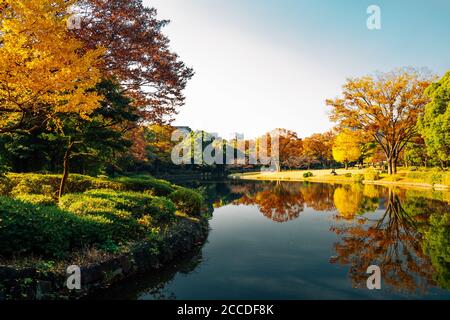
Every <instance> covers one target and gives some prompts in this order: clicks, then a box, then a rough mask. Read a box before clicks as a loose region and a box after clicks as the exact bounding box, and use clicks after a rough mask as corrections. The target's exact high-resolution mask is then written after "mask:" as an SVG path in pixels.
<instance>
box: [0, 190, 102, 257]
mask: <svg viewBox="0 0 450 320" xmlns="http://www.w3.org/2000/svg"><path fill="white" fill-rule="evenodd" d="M0 221H1V222H0V252H1V253H2V255H5V256H12V255H18V254H33V255H43V256H45V257H56V258H63V257H65V256H67V255H68V254H69V253H70V252H72V251H73V250H77V249H81V248H83V247H88V246H91V245H93V244H100V243H104V242H106V241H107V239H108V235H109V227H110V224H111V222H110V221H107V220H105V219H101V218H99V217H93V216H77V215H75V214H73V213H70V212H67V211H64V210H61V209H59V208H57V207H49V206H37V205H33V204H31V203H26V202H23V201H20V200H16V199H10V198H5V197H0Z"/></svg>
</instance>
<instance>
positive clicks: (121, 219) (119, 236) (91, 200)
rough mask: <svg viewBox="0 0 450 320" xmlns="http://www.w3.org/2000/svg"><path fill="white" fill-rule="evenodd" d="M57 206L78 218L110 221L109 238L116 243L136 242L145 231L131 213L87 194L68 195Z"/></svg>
mask: <svg viewBox="0 0 450 320" xmlns="http://www.w3.org/2000/svg"><path fill="white" fill-rule="evenodd" d="M118 198H120V196H118ZM120 199H121V200H124V199H122V198H120ZM59 206H60V208H62V209H65V210H67V211H70V212H72V213H74V214H76V215H78V216H89V217H96V218H101V219H105V221H110V222H111V223H110V224H109V227H110V228H109V236H110V238H111V239H113V240H115V241H118V242H127V241H129V240H137V239H139V238H142V237H143V236H144V234H145V230H144V229H143V228H142V226H141V225H140V224H139V223H138V221H137V219H136V218H135V217H134V215H133V213H132V212H130V211H127V210H125V209H123V207H121V206H120V205H118V203H117V202H116V201H114V200H110V199H105V198H101V197H95V196H89V195H88V194H70V195H66V196H64V197H62V198H61V200H60V203H59Z"/></svg>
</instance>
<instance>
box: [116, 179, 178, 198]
mask: <svg viewBox="0 0 450 320" xmlns="http://www.w3.org/2000/svg"><path fill="white" fill-rule="evenodd" d="M115 181H116V182H119V183H120V184H122V185H123V187H124V189H125V190H129V191H136V192H144V191H153V194H154V195H155V196H168V195H169V194H171V193H172V192H173V191H175V187H174V186H173V185H172V184H171V183H170V182H168V181H165V180H159V179H156V178H153V177H151V176H135V177H120V178H117V179H115Z"/></svg>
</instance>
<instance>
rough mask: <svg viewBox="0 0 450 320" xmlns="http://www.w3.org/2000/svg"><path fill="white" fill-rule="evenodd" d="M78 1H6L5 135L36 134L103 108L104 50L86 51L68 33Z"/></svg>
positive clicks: (2, 56)
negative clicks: (60, 120) (64, 116)
mask: <svg viewBox="0 0 450 320" xmlns="http://www.w3.org/2000/svg"><path fill="white" fill-rule="evenodd" d="M74 2H75V0H3V1H2V5H1V6H0V10H1V11H0V44H1V45H0V133H5V132H17V131H22V132H30V131H32V130H33V129H35V128H38V127H42V126H44V125H46V124H47V123H48V122H49V121H50V120H52V121H58V118H59V117H60V115H62V114H77V115H79V116H81V117H83V118H85V119H86V118H88V117H89V115H90V114H91V113H92V112H93V111H94V110H95V109H96V108H97V107H98V106H99V101H100V100H101V97H100V96H99V95H98V94H97V93H96V92H95V91H92V90H91V89H92V88H93V87H95V85H96V84H97V83H98V82H99V80H100V72H99V70H98V68H97V65H98V64H99V62H100V57H101V55H102V54H103V52H104V51H103V50H102V49H98V48H99V47H98V46H92V48H90V49H89V50H84V51H83V52H82V51H81V49H82V48H83V44H82V42H81V41H79V40H76V39H74V38H73V37H72V36H71V35H70V34H69V33H68V30H67V19H68V14H66V11H67V8H68V7H69V6H70V5H72V4H74Z"/></svg>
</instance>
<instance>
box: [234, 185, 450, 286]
mask: <svg viewBox="0 0 450 320" xmlns="http://www.w3.org/2000/svg"><path fill="white" fill-rule="evenodd" d="M231 190H232V191H233V192H235V193H238V194H241V197H240V198H239V199H237V200H234V201H233V202H232V203H233V204H237V205H256V206H257V207H258V209H259V211H260V212H261V213H262V214H263V215H264V216H265V217H267V218H269V219H271V220H273V221H275V222H289V221H292V220H294V219H297V218H299V217H300V215H301V213H302V212H304V209H305V207H310V208H313V209H314V210H316V211H334V210H335V212H336V214H335V216H334V221H335V223H337V225H335V226H333V227H332V228H331V231H333V232H335V233H336V234H337V235H339V236H340V241H339V242H338V243H336V244H335V245H334V250H335V252H336V256H335V257H333V258H332V259H331V262H332V263H339V264H342V265H350V266H351V267H350V271H349V275H350V278H351V280H352V284H353V286H354V287H365V286H366V280H367V277H368V275H367V274H366V270H367V268H368V267H369V266H370V265H378V266H379V267H380V268H381V270H382V273H383V280H384V284H385V285H386V286H388V287H389V288H391V289H394V290H396V291H399V292H408V293H414V292H425V291H426V290H427V289H428V288H430V287H432V286H435V285H436V284H438V285H439V286H440V287H443V288H450V254H449V253H448V248H450V232H449V226H450V209H449V203H447V202H446V201H443V200H446V199H447V198H448V194H446V193H430V192H428V193H430V194H426V195H425V194H424V192H417V191H405V190H397V189H387V188H382V187H378V186H374V185H362V184H353V185H332V184H315V183H312V184H308V183H292V182H277V183H274V184H271V183H263V184H261V183H260V184H255V183H252V184H239V185H235V186H234V187H231ZM442 194H443V195H444V196H443V197H442ZM446 197H447V198H446ZM436 198H438V200H437V199H436ZM377 210H378V211H377ZM379 210H383V211H382V215H381V217H380V216H379ZM375 217H376V218H375Z"/></svg>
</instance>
